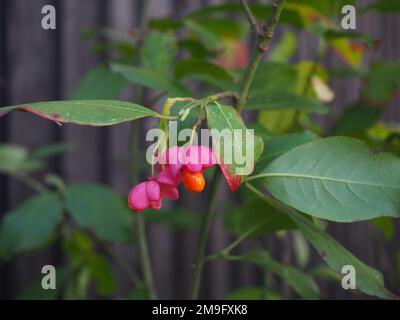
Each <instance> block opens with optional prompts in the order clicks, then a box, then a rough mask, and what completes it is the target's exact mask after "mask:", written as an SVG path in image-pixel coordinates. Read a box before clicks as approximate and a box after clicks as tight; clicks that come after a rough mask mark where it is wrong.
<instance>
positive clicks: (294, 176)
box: [251, 172, 400, 189]
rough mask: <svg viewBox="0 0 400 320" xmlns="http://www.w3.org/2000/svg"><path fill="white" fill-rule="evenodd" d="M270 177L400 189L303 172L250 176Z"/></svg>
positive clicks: (398, 187) (253, 177)
mask: <svg viewBox="0 0 400 320" xmlns="http://www.w3.org/2000/svg"><path fill="white" fill-rule="evenodd" d="M270 177H291V178H298V179H312V180H322V181H331V182H338V183H345V184H358V185H364V186H369V187H381V188H393V189H400V186H392V185H382V184H376V183H365V182H361V181H354V180H345V179H337V178H329V177H323V176H312V175H304V174H293V173H279V172H277V173H264V174H258V175H255V176H252V177H251V180H253V179H261V178H270Z"/></svg>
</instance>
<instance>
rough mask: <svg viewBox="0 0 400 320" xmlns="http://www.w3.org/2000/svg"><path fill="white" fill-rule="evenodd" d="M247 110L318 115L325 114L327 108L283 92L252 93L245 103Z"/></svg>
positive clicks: (313, 101)
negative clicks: (294, 111)
mask: <svg viewBox="0 0 400 320" xmlns="http://www.w3.org/2000/svg"><path fill="white" fill-rule="evenodd" d="M245 108H246V109H247V110H286V109H294V110H305V111H313V112H318V113H327V112H328V111H329V108H328V107H326V106H324V105H323V104H322V103H320V102H319V101H318V100H316V99H313V98H309V97H305V96H300V95H297V94H294V93H290V92H287V91H284V90H279V91H276V90H274V91H268V90H262V91H261V90H260V91H253V92H252V94H251V95H250V99H249V100H248V101H247V102H246V105H245Z"/></svg>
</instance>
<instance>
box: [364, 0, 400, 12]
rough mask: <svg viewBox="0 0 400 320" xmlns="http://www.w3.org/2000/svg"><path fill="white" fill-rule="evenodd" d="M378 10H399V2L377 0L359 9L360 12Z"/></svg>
mask: <svg viewBox="0 0 400 320" xmlns="http://www.w3.org/2000/svg"><path fill="white" fill-rule="evenodd" d="M368 11H378V12H381V13H396V12H398V11H400V3H399V2H398V1H393V0H379V1H376V2H374V3H371V4H369V5H367V6H366V7H364V8H361V9H360V10H359V12H360V13H365V12H368Z"/></svg>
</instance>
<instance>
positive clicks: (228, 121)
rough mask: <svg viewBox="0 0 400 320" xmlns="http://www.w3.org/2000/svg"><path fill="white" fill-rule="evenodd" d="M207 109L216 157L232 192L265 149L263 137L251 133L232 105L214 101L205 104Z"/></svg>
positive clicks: (249, 172) (252, 168) (250, 171)
mask: <svg viewBox="0 0 400 320" xmlns="http://www.w3.org/2000/svg"><path fill="white" fill-rule="evenodd" d="M206 111H207V122H208V127H209V128H210V129H211V132H210V133H211V136H212V140H213V150H214V153H215V156H216V157H217V161H218V163H219V166H220V168H221V170H222V172H223V174H224V176H225V179H226V181H227V182H228V185H229V188H230V189H231V190H232V191H234V190H236V189H237V188H239V186H240V184H241V183H242V181H243V178H244V176H246V175H249V174H251V173H252V171H253V170H254V163H255V161H256V160H257V159H258V158H259V156H260V155H261V153H262V150H263V148H264V143H263V140H262V139H261V138H259V137H257V136H255V135H254V136H253V135H252V133H253V132H252V131H250V130H249V129H247V128H246V126H245V125H244V123H243V120H242V118H241V117H240V115H239V113H238V112H237V111H236V110H235V109H234V108H232V107H231V106H225V105H220V104H216V103H213V104H209V105H207V107H206ZM248 138H250V139H251V138H254V140H253V141H252V140H247V139H248ZM251 142H252V144H249V143H251ZM250 147H253V148H252V149H250ZM227 152H229V153H230V154H228V153H227ZM251 153H253V154H251ZM251 156H252V157H251Z"/></svg>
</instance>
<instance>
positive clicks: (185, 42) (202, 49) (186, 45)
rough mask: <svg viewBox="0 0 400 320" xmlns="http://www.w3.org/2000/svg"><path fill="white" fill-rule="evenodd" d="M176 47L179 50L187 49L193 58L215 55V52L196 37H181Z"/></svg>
mask: <svg viewBox="0 0 400 320" xmlns="http://www.w3.org/2000/svg"><path fill="white" fill-rule="evenodd" d="M178 48H179V49H181V50H187V51H188V53H189V54H190V55H191V56H192V57H193V58H197V59H204V58H207V57H214V56H215V53H214V52H213V51H212V50H210V49H208V48H207V47H206V46H205V45H204V44H203V43H202V42H200V41H199V40H197V39H181V40H179V41H178Z"/></svg>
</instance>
